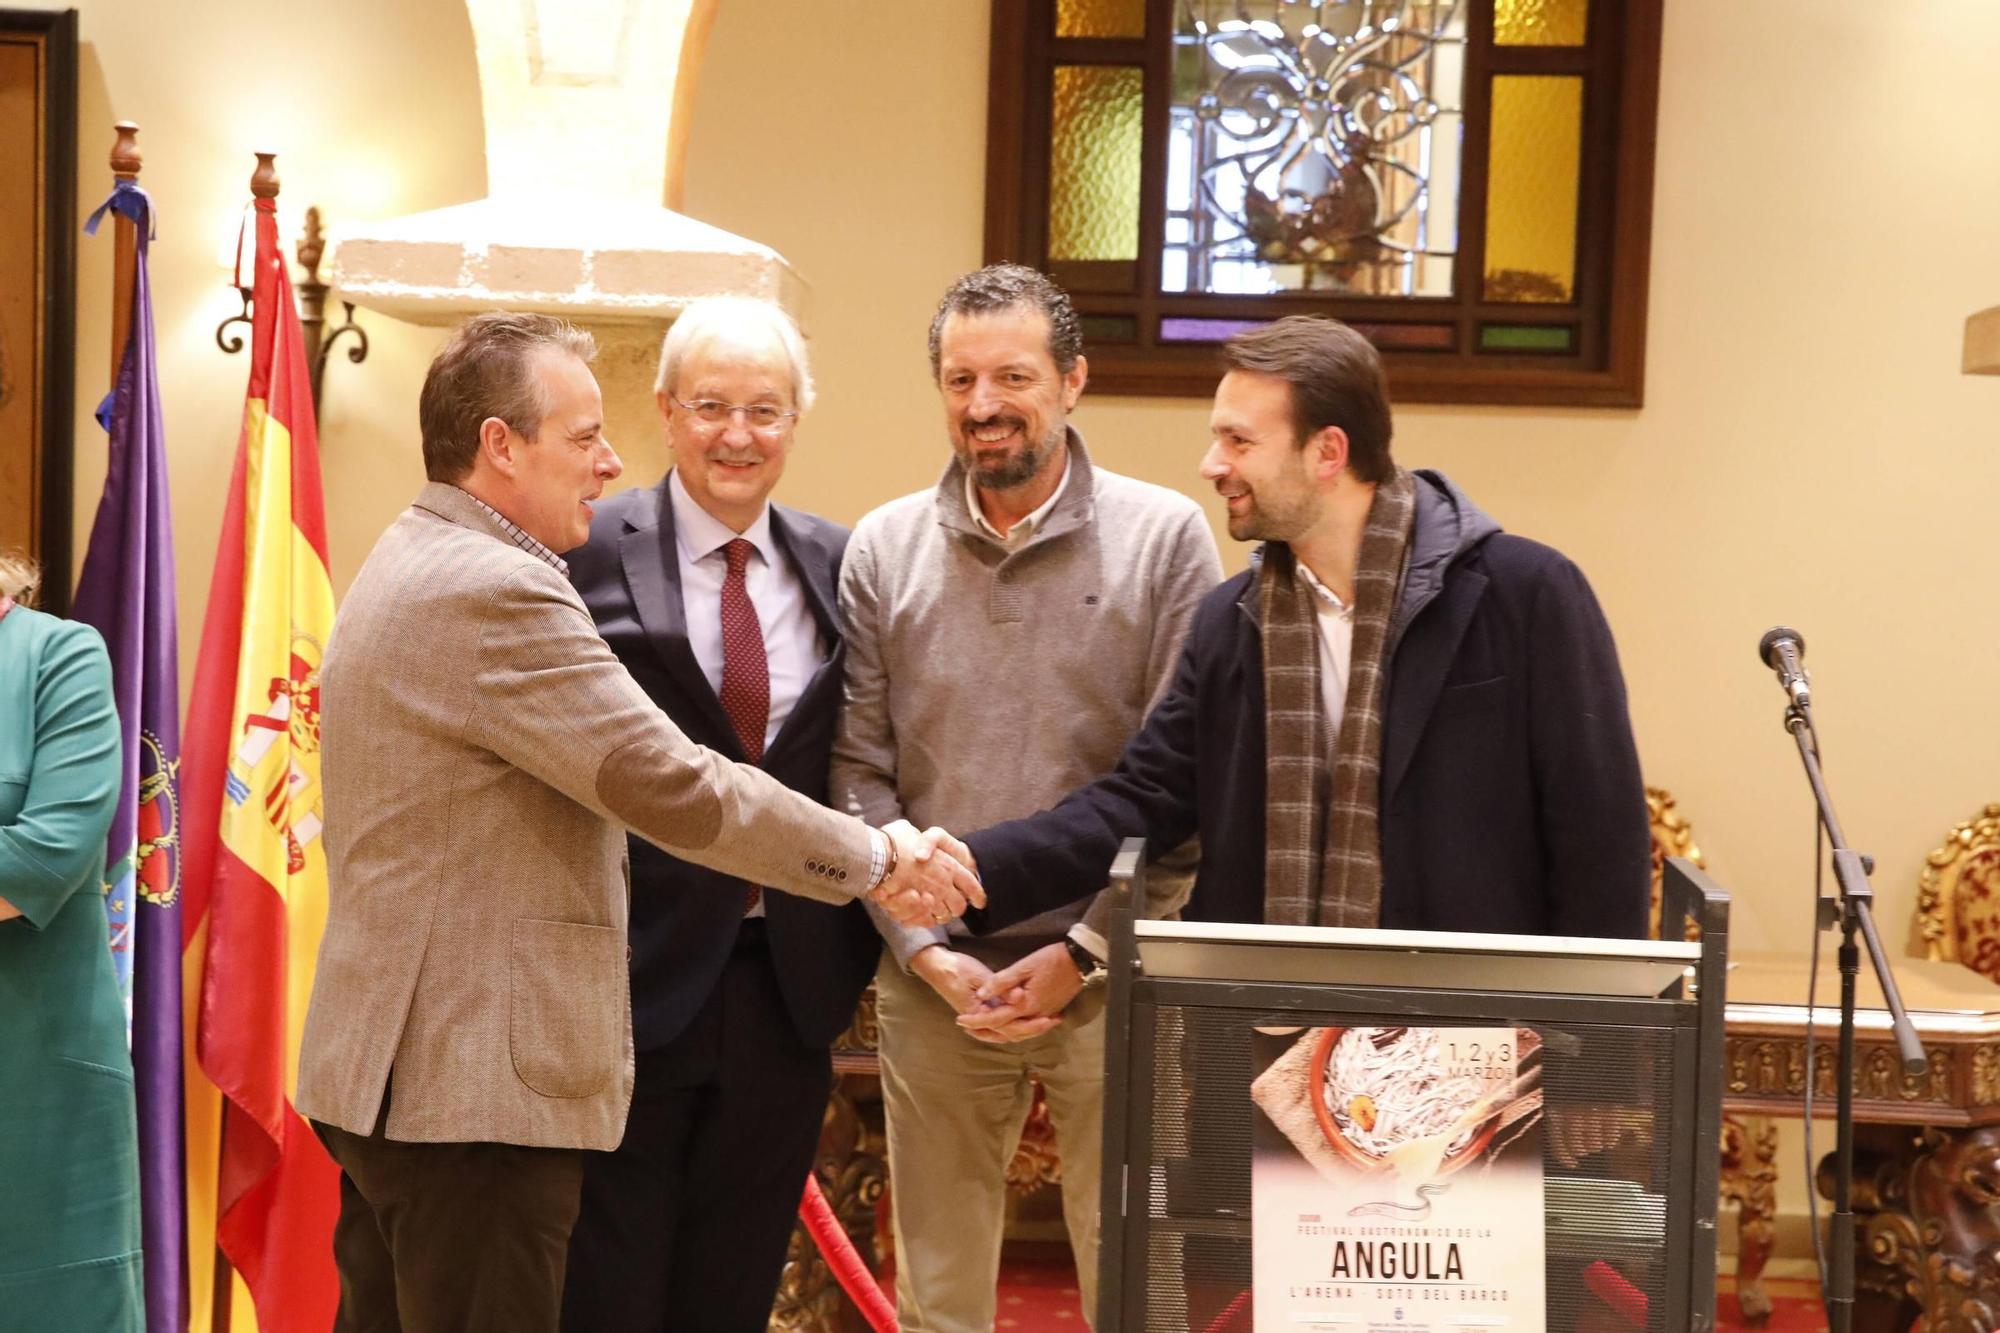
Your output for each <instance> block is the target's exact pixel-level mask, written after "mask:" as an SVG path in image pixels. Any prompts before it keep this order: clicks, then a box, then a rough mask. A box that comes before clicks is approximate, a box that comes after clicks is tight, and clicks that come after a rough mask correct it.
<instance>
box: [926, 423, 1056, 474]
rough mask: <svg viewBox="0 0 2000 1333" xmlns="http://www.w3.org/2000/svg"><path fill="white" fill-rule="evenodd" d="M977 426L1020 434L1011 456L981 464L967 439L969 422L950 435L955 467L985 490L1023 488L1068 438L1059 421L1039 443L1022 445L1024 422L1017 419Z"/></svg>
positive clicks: (974, 445)
mask: <svg viewBox="0 0 2000 1333" xmlns="http://www.w3.org/2000/svg"><path fill="white" fill-rule="evenodd" d="M979 424H980V425H983V426H997V425H1002V424H1006V425H1011V426H1014V427H1015V428H1017V429H1019V430H1020V431H1021V432H1022V439H1023V441H1024V443H1023V444H1022V446H1021V447H1020V448H1019V449H1017V450H1016V451H1015V452H1013V453H1012V454H1009V455H1007V456H1006V457H1004V458H996V459H994V460H993V461H991V462H984V461H981V459H980V457H979V452H980V445H979V442H978V441H977V440H974V439H972V438H970V432H971V431H972V430H973V429H974V427H973V425H972V423H970V422H961V423H960V425H959V429H958V432H957V433H956V434H955V435H953V436H952V440H951V448H952V452H953V453H954V454H956V455H958V462H959V466H961V467H963V468H964V469H965V470H966V471H967V472H968V473H970V474H971V476H972V484H973V485H975V486H977V487H979V488H980V489H981V490H987V491H1011V490H1013V489H1014V488H1015V487H1016V486H1025V485H1027V484H1028V483H1029V482H1031V481H1033V480H1034V479H1035V477H1036V476H1037V475H1038V474H1039V473H1040V472H1041V470H1042V468H1043V466H1044V465H1045V464H1047V462H1048V461H1049V459H1050V457H1052V456H1053V455H1054V453H1055V451H1056V450H1057V449H1059V448H1061V447H1063V445H1064V444H1065V443H1067V441H1068V438H1069V427H1068V426H1067V425H1066V424H1064V423H1061V422H1058V423H1057V424H1056V425H1054V426H1052V427H1050V429H1049V433H1048V434H1046V435H1044V436H1043V437H1042V438H1041V439H1040V440H1037V441H1033V442H1025V441H1026V440H1027V429H1028V423H1027V422H1026V421H1024V420H1022V419H1021V418H1020V417H1013V416H1002V417H995V418H993V419H992V420H990V421H984V422H981V423H979Z"/></svg>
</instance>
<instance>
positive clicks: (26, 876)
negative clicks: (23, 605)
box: [0, 623, 124, 930]
mask: <svg viewBox="0 0 2000 1333" xmlns="http://www.w3.org/2000/svg"><path fill="white" fill-rule="evenodd" d="M34 728H35V756H34V764H33V767H32V768H31V769H30V770H29V773H28V793H27V799H26V800H25V801H24V802H23V804H22V806H21V811H20V813H19V814H18V815H17V816H16V817H15V818H14V820H13V821H12V822H11V823H7V824H0V897H4V898H5V899H6V900H7V901H8V902H10V903H12V904H13V905H14V906H15V907H17V908H19V909H20V911H21V918H20V919H21V920H22V921H23V922H25V923H26V924H27V925H29V926H32V927H33V928H34V929H36V930H41V929H44V928H45V927H47V926H48V924H49V922H51V921H53V920H54V919H55V916H56V913H58V912H60V911H61V910H62V909H63V905H64V904H65V903H67V902H68V901H69V896H70V895H71V894H72V893H75V892H77V891H78V890H84V889H87V890H89V891H90V892H93V893H96V892H101V891H102V889H103V887H104V886H103V885H102V884H101V883H99V882H97V881H98V879H99V878H101V876H100V875H93V874H92V868H93V867H96V866H100V865H101V864H102V861H103V856H104V838H105V834H106V833H107V831H108V830H109V829H110V827H111V816H112V813H113V811H114V810H115V809H116V807H117V804H118V790H119V783H120V781H121V780H122V777H123V768H124V763H123V741H122V739H121V737H120V735H119V731H118V711H117V707H116V705H115V704H114V703H113V701H112V695H111V659H110V658H109V657H108V656H107V655H106V654H105V651H104V643H103V641H102V640H101V639H99V638H98V637H97V634H96V632H95V631H94V630H92V629H90V627H89V626H87V625H79V624H74V623H72V624H66V625H63V626H61V627H59V628H58V630H57V631H56V632H55V633H53V634H51V635H50V636H49V638H48V640H47V642H46V644H45V645H44V649H43V653H42V660H41V663H40V667H39V670H38V671H37V673H36V680H35V704H34Z"/></svg>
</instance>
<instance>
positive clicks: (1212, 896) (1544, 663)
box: [966, 471, 1651, 938]
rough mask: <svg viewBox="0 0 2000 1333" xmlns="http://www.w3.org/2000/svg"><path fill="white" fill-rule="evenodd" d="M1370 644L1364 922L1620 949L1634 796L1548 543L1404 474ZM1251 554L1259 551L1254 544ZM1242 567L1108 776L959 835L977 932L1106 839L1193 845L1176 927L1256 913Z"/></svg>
mask: <svg viewBox="0 0 2000 1333" xmlns="http://www.w3.org/2000/svg"><path fill="white" fill-rule="evenodd" d="M1415 476H1416V479H1417V499H1416V516H1415V522H1414V527H1413V529H1412V532H1411V538H1410V543H1411V544H1410V555H1409V568H1408V571H1407V573H1406V575H1405V577H1404V580H1403V586H1402V588H1401V590H1400V591H1399V593H1398V596H1397V601H1396V607H1395V610H1394V611H1393V613H1392V615H1391V618H1390V624H1389V639H1388V643H1387V645H1386V647H1385V655H1386V662H1387V670H1386V689H1385V695H1384V700H1385V711H1384V716H1383V734H1382V791H1381V839H1382V917H1381V925H1382V926H1383V928H1385V929H1401V930H1452V931H1474V932H1485V933H1505V934H1526V935H1568V936H1599V937H1629V938H1636V937H1639V936H1642V935H1644V934H1645V932H1646V920H1647V901H1648V894H1649V884H1650V877H1651V843H1650V838H1649V834H1648V831H1647V823H1646V805H1645V788H1644V786H1643V783H1642V780H1641V778H1640V775H1639V760H1638V754H1637V750H1636V748H1635V747H1634V745H1633V741H1632V727H1631V722H1630V720H1629V718H1628V717H1627V715H1626V705H1625V685H1624V680H1623V677H1622V675H1621V674H1620V672H1619V668H1618V654H1617V649H1616V647H1615V646H1614V645H1613V643H1612V639H1611V629H1610V626H1609V625H1608V624H1607V623H1606V622H1605V619H1604V613H1603V611H1602V610H1601V609H1600V608H1599V606H1598V604H1597V599H1596V597H1595V596H1594V595H1592V593H1591V590H1590V585H1589V584H1588V583H1587V582H1586V581H1585V579H1584V577H1583V573H1582V571H1580V570H1579V569H1578V568H1577V567H1576V566H1575V565H1574V564H1573V563H1572V562H1571V561H1570V560H1569V559H1567V558H1566V557H1565V556H1563V555H1562V554H1561V553H1560V552H1557V551H1555V550H1552V549H1551V548H1549V547H1547V546H1544V545H1542V544H1540V543H1538V542H1534V541H1529V540H1528V539H1526V538H1523V537H1516V536H1511V535H1509V534H1507V533H1504V532H1502V531H1501V530H1500V527H1499V525H1498V524H1497V523H1495V522H1494V521H1493V520H1492V519H1491V518H1489V517H1488V516H1487V515H1486V514H1484V513H1483V512H1481V511H1480V510H1479V508H1478V507H1477V506H1475V505H1474V504H1473V503H1472V502H1471V500H1469V499H1468V498H1467V497H1466V496H1465V494H1464V493H1463V492H1461V491H1460V490H1459V489H1458V488H1457V487H1456V486H1454V485H1453V484H1452V483H1451V482H1450V481H1449V480H1448V479H1447V478H1446V477H1444V476H1443V475H1442V474H1441V473H1437V472H1431V471H1419V472H1417V473H1416V474H1415ZM1260 554H1261V553H1260ZM1264 803H1265V747H1264V676H1263V638H1262V630H1261V626H1260V625H1259V623H1258V599H1257V595H1256V566H1255V563H1254V562H1253V566H1252V568H1251V569H1250V570H1248V571H1246V572H1244V573H1243V574H1239V575H1238V576H1236V577H1235V578H1233V579H1230V580H1228V581H1227V582H1225V583H1223V584H1221V585H1220V586H1219V587H1217V588H1216V589H1215V590H1214V591H1213V592H1212V593H1210V594H1209V595H1208V597H1207V598H1206V599H1205V600H1204V601H1203V603H1202V605H1201V608H1200V610H1199V611H1198V612H1197V613H1196V616H1195V621H1194V625H1193V628H1192V629H1191V630H1190V632H1189V634H1188V638H1187V642H1186V644H1185V646H1184V648H1183V650H1182V653H1181V658H1180V662H1179V665H1178V667H1177V668H1176V671H1175V676H1174V680H1173V683H1172V685H1171V687H1170V688H1169V690H1168V692H1167V694H1166V695H1165V696H1164V697H1163V698H1162V700H1161V701H1160V703H1159V704H1158V706H1156V707H1155V708H1154V709H1153V711H1152V713H1151V714H1149V715H1148V717H1147V719H1146V723H1145V726H1144V727H1143V728H1142V729H1141V730H1140V732H1139V733H1138V735H1136V736H1135V737H1134V738H1133V739H1132V742H1131V744H1130V745H1129V746H1128V747H1127V748H1126V750H1125V753H1124V756H1123V758H1122V759H1121V760H1120V762H1119V765H1118V767H1117V769H1116V770H1115V771H1113V772H1112V773H1111V774H1110V775H1108V776H1106V777H1104V778H1102V779H1100V780H1099V781H1097V782H1094V783H1092V784H1091V785H1089V786H1087V787H1083V788H1081V789H1079V790H1078V791H1076V792H1074V793H1072V794H1071V795H1070V796H1068V797H1066V798H1065V799H1064V800H1063V801H1062V802H1061V803H1059V804H1058V805H1056V806H1055V807H1054V808H1053V809H1050V810H1045V811H1042V812H1041V813H1039V814H1035V815H1031V816H1028V817H1027V818H1025V819H1017V820H1012V821H1009V822H1007V823H1004V824H997V825H994V826H993V827H991V828H988V829H985V830H982V831H981V832H978V833H975V834H973V835H971V836H970V837H968V838H967V842H968V844H969V845H970V846H971V848H972V852H973V855H974V856H975V857H976V858H977V859H978V863H979V873H980V876H981V878H982V880H983V881H984V883H985V885H986V889H987V893H988V895H989V899H990V903H991V905H990V906H989V907H988V908H986V909H985V910H984V911H974V912H969V913H968V914H967V916H966V920H967V921H968V923H970V924H972V925H973V928H974V929H975V930H988V929H997V928H998V927H1000V926H1002V925H1006V924H1008V923H1010V922H1013V921H1017V920H1021V919H1023V918H1025V917H1028V916H1032V915H1034V914H1035V913H1037V912H1040V911H1043V910H1045V909H1047V908H1049V907H1052V906H1054V905H1056V904H1058V903H1061V902H1065V901H1068V900H1070V899H1073V898H1077V897H1081V896H1083V895H1084V894H1087V893H1092V892H1095V891H1096V890H1097V889H1099V888H1101V887H1102V886H1103V884H1104V882H1105V879H1106V876H1107V874H1108V872H1109V868H1110V865H1111V861H1112V858H1113V857H1114V856H1115V855H1116V853H1117V851H1118V847H1119V844H1120V843H1121V842H1122V841H1123V840H1124V839H1125V838H1128V837H1134V836H1139V837H1144V838H1145V839H1146V845H1147V847H1148V848H1149V849H1154V850H1157V849H1164V848H1172V847H1177V846H1179V845H1180V844H1181V843H1182V842H1184V841H1186V839H1187V838H1188V837H1189V835H1191V834H1196V833H1198V834H1199V835H1200V838H1201V849H1202V851H1201V870H1200V873H1199V876H1198V878H1197V879H1196V881H1195V886H1194V891H1193V895H1192V897H1191V898H1190V899H1189V902H1188V905H1187V909H1186V911H1185V913H1184V915H1185V918H1186V919H1187V920H1191V921H1217V922H1252V923H1254V922H1261V921H1262V920H1263V919H1264Z"/></svg>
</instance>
